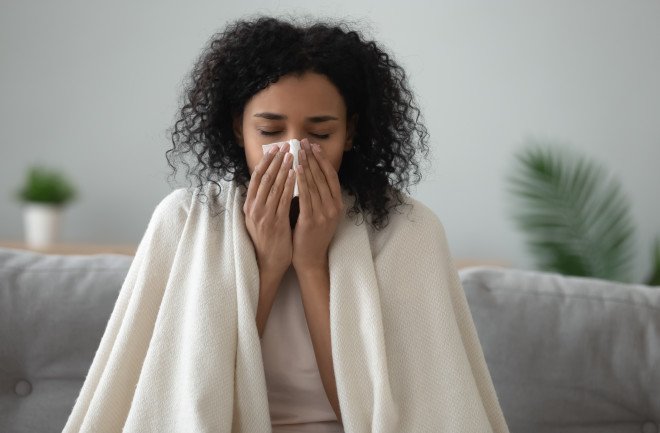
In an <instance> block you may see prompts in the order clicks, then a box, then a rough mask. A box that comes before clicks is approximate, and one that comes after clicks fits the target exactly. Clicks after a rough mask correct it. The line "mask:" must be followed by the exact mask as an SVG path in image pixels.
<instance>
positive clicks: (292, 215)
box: [289, 197, 300, 230]
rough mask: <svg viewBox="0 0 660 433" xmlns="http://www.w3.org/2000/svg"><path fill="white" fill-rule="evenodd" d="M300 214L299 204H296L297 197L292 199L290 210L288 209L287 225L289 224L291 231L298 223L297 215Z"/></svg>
mask: <svg viewBox="0 0 660 433" xmlns="http://www.w3.org/2000/svg"><path fill="white" fill-rule="evenodd" d="M299 214H300V203H299V202H298V197H294V198H293V199H292V200H291V208H290V209H289V223H290V224H291V230H293V228H294V227H295V226H296V222H297V221H298V215H299Z"/></svg>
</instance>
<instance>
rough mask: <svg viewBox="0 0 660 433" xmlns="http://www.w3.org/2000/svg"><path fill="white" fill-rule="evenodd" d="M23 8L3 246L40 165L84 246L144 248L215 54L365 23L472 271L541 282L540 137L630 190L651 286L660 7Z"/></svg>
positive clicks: (10, 11) (6, 62)
mask: <svg viewBox="0 0 660 433" xmlns="http://www.w3.org/2000/svg"><path fill="white" fill-rule="evenodd" d="M401 5H402V3H401V2H378V3H377V2H372V3H366V2H364V3H359V4H356V3H355V2H349V1H334V2H325V1H318V0H306V1H280V2H273V1H272V0H269V1H266V0H264V1H260V0H245V1H242V2H235V3H227V2H211V1H208V2H204V1H190V2H180V1H171V0H169V1H157V2H156V1H142V2H129V1H125V0H122V1H113V2H94V3H93V2H83V1H73V0H61V1H58V2H48V1H43V0H41V1H16V0H9V1H8V0H4V1H3V2H2V4H1V5H0V65H1V66H0V126H1V128H0V146H1V150H2V154H1V155H2V156H1V157H0V185H1V187H0V221H1V222H2V223H1V224H0V239H20V238H21V237H22V220H21V218H22V217H21V207H20V205H19V204H18V203H17V202H15V201H14V200H13V199H12V198H11V194H12V192H13V191H14V190H15V189H16V188H17V187H18V185H19V183H20V182H21V181H22V178H23V176H24V172H25V169H26V166H27V165H28V164H30V163H32V162H44V163H47V164H49V165H52V166H56V167H58V168H61V169H63V170H65V171H66V172H67V173H68V174H69V175H70V177H71V178H72V179H73V181H75V182H76V183H77V184H78V185H79V186H80V188H81V194H82V196H81V198H80V199H79V200H78V201H77V202H75V203H74V204H73V205H71V206H70V207H69V208H68V209H67V210H66V212H65V221H64V226H63V240H64V241H67V242H112V243H135V244H137V242H138V241H139V240H140V238H141V235H142V233H143V232H144V229H145V227H146V224H147V222H148V220H149V217H150V215H151V212H152V211H153V208H154V206H155V205H156V204H157V203H158V202H159V200H160V199H161V198H162V197H163V196H164V195H166V194H167V193H168V192H169V191H170V189H171V186H170V185H168V183H167V181H166V178H167V175H168V174H169V168H168V166H167V164H166V160H165V156H164V153H165V150H167V149H168V148H169V145H170V142H169V136H168V134H167V129H168V128H169V127H171V125H172V123H173V119H174V115H175V111H176V108H177V105H178V101H179V96H180V92H181V86H182V81H183V80H184V79H185V78H186V74H187V73H188V71H189V70H190V68H191V66H192V64H193V61H194V60H195V59H196V57H197V55H198V54H199V52H200V50H201V49H202V46H203V45H204V43H205V42H206V40H207V39H208V38H209V37H210V36H211V35H212V34H213V33H214V32H216V31H218V30H220V29H221V28H222V27H223V25H224V24H225V23H226V22H227V21H229V20H233V19H235V18H238V17H241V16H243V15H245V14H253V13H256V12H263V13H274V14H282V13H290V14H294V15H298V14H307V13H312V14H314V15H317V16H333V17H347V18H350V19H351V20H354V21H357V22H359V24H360V26H361V27H362V28H364V29H365V30H366V31H367V33H368V34H369V35H371V36H372V37H374V38H375V39H377V40H380V41H381V42H383V43H384V44H385V45H386V46H387V47H389V48H390V50H391V52H393V53H394V56H395V58H396V59H397V60H398V61H399V62H400V63H401V64H402V65H403V66H404V67H405V68H406V70H407V72H408V74H409V77H410V82H411V84H412V86H413V88H414V89H415V91H416V92H417V95H418V100H419V103H420V105H421V107H422V109H423V113H424V118H425V122H426V124H427V127H428V129H429V132H430V134H431V144H432V156H433V160H432V166H433V170H432V171H431V172H429V173H428V175H427V177H426V179H425V180H424V182H423V183H422V184H420V185H419V187H418V188H416V189H415V190H414V194H413V195H414V196H415V197H416V198H418V199H419V200H421V201H423V202H424V203H426V204H427V205H428V206H429V207H431V208H432V209H433V210H434V211H435V212H436V213H437V214H438V215H439V217H440V218H441V220H442V221H443V223H444V225H445V229H446V231H447V236H448V239H449V243H450V247H451V250H452V252H453V254H454V256H456V257H459V258H482V259H496V260H503V261H507V262H509V263H511V264H512V265H513V266H516V267H520V268H531V267H532V265H533V262H532V261H531V258H530V257H529V256H528V255H527V253H526V251H525V246H524V243H523V242H524V238H523V237H522V235H521V234H520V233H519V232H518V231H517V229H516V228H515V227H514V226H513V225H512V223H511V220H510V219H509V218H508V217H507V212H508V211H509V210H510V208H509V206H508V202H507V199H508V196H507V195H506V191H505V183H504V178H505V176H506V175H507V173H508V172H509V170H510V169H511V165H512V163H513V152H514V151H515V150H516V149H517V148H518V147H519V146H520V144H521V143H522V141H523V140H524V139H525V138H527V137H537V138H547V139H553V140H559V141H562V142H565V143H569V144H571V145H573V146H574V147H575V148H576V149H578V150H579V151H581V152H583V153H585V154H587V155H589V156H591V157H592V158H593V159H596V160H598V161H599V162H601V163H602V164H604V165H606V166H607V167H608V168H609V169H610V170H611V171H612V173H613V174H615V175H616V176H617V177H618V178H619V179H620V180H621V182H622V184H623V188H624V191H625V192H627V194H628V196H629V198H630V202H631V206H632V213H633V217H634V220H635V223H636V224H637V227H638V231H637V258H638V260H637V261H636V265H635V275H636V278H637V279H641V278H643V277H644V276H645V275H646V274H647V273H648V272H649V270H650V268H649V267H650V248H651V239H652V237H654V236H656V235H660V223H659V221H660V205H659V200H658V187H659V186H660V170H658V169H657V167H656V166H657V164H658V162H659V161H660V115H659V113H660V26H659V25H658V22H660V2H658V1H657V0H654V1H651V0H647V1H644V0H635V1H626V0H621V1H601V0H584V1H580V2H575V1H567V0H562V1H552V2H550V1H547V2H540V1H519V2H515V1H507V0H502V1H499V2H490V1H486V0H483V1H472V2H465V1H461V2H458V1H456V2H433V3H431V2H428V3H425V2H415V1H407V2H405V7H403V8H402V6H401Z"/></svg>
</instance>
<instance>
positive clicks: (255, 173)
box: [245, 146, 278, 202]
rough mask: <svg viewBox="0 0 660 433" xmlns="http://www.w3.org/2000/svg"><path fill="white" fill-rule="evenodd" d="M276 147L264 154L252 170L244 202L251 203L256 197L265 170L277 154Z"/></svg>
mask: <svg viewBox="0 0 660 433" xmlns="http://www.w3.org/2000/svg"><path fill="white" fill-rule="evenodd" d="M277 150H278V149H277V146H273V147H272V148H270V150H269V151H268V152H266V153H265V154H264V157H263V158H261V161H259V163H258V164H257V165H256V166H255V167H254V170H252V174H251V175H250V183H249V185H248V191H247V196H246V198H245V201H246V202H248V201H250V202H252V201H254V199H255V198H256V196H257V190H258V189H259V184H260V183H261V178H262V177H263V175H264V173H265V172H266V169H268V166H269V165H270V163H271V161H272V160H273V158H274V157H275V153H277Z"/></svg>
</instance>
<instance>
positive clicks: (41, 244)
mask: <svg viewBox="0 0 660 433" xmlns="http://www.w3.org/2000/svg"><path fill="white" fill-rule="evenodd" d="M61 214H62V209H61V206H57V205H53V204H48V203H37V202H27V203H25V206H24V213H23V216H24V223H25V242H26V243H27V245H28V246H29V247H31V248H47V247H49V246H52V245H53V244H55V242H57V240H58V238H59V232H60V220H61Z"/></svg>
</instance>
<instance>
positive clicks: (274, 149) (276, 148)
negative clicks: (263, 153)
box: [268, 146, 280, 153]
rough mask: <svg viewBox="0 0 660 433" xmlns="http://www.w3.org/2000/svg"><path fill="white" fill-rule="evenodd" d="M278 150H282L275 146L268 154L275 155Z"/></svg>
mask: <svg viewBox="0 0 660 433" xmlns="http://www.w3.org/2000/svg"><path fill="white" fill-rule="evenodd" d="M278 150H280V149H279V148H278V147H277V146H273V147H271V148H270V149H268V153H275V152H277V151H278Z"/></svg>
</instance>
